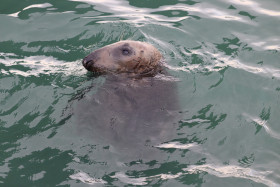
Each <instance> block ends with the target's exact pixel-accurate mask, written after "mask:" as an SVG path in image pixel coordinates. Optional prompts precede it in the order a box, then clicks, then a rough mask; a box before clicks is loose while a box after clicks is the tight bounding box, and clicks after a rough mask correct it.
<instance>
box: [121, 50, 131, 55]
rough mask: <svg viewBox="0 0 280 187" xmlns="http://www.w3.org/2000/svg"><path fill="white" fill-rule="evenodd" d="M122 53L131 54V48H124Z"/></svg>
mask: <svg viewBox="0 0 280 187" xmlns="http://www.w3.org/2000/svg"><path fill="white" fill-rule="evenodd" d="M122 54H123V55H126V56H127V55H129V54H130V51H129V49H123V50H122Z"/></svg>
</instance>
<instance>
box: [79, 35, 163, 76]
mask: <svg viewBox="0 0 280 187" xmlns="http://www.w3.org/2000/svg"><path fill="white" fill-rule="evenodd" d="M161 59H162V55H161V54H160V52H159V51H158V50H157V49H156V48H155V47H154V46H152V45H151V44H148V43H145V42H140V41H131V40H124V41H120V42H116V43H114V44H111V45H107V46H105V47H102V48H100V49H98V50H96V51H93V52H92V53H90V54H89V55H88V56H86V57H85V58H84V59H83V62H82V63H83V66H84V67H85V68H86V69H87V70H89V71H93V72H99V73H104V72H106V73H108V72H109V73H118V74H120V73H125V74H127V75H129V76H135V75H138V76H151V75H155V74H156V73H158V72H159V71H160V67H161V63H160V62H161Z"/></svg>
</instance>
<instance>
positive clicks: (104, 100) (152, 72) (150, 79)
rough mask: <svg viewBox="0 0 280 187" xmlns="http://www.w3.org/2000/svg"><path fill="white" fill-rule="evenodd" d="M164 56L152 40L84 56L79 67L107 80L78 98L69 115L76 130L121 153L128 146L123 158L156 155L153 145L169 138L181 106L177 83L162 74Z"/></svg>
mask: <svg viewBox="0 0 280 187" xmlns="http://www.w3.org/2000/svg"><path fill="white" fill-rule="evenodd" d="M162 59H163V58H162V55H161V54H160V52H159V51H158V50H157V49H156V48H155V47H153V46H152V45H151V44H148V43H145V42H139V41H130V40H125V41H120V42H117V43H114V44H111V45H107V46H105V47H102V48H100V49H97V50H96V51H93V52H92V53H90V54H89V55H88V56H86V57H85V58H84V59H83V60H82V64H83V66H84V67H85V68H86V69H87V70H89V71H92V72H98V73H101V76H100V77H99V76H97V77H96V76H94V79H95V80H98V79H99V78H100V79H102V80H104V78H105V81H104V82H102V84H101V85H98V84H96V83H94V85H93V86H91V87H90V88H89V89H86V90H88V93H82V95H81V96H79V97H78V98H79V99H78V100H77V103H76V105H75V108H74V112H73V115H74V119H75V120H76V124H79V126H78V130H79V132H80V133H81V134H82V135H85V134H86V135H87V136H89V137H91V138H93V139H94V142H100V144H105V145H108V144H109V145H111V146H113V147H114V148H115V150H117V151H120V153H119V154H121V155H122V154H123V150H129V151H130V154H129V155H127V154H123V156H124V157H126V156H129V157H131V159H132V157H133V158H137V159H139V158H140V157H139V156H141V157H146V158H148V157H156V154H157V153H158V151H159V150H157V149H155V148H154V147H153V146H154V145H158V144H160V143H163V142H166V141H168V140H170V139H172V138H171V137H172V136H173V135H174V134H175V132H174V131H175V130H176V127H174V126H175V125H176V124H177V121H178V118H177V115H178V114H177V113H178V110H179V105H178V101H177V100H178V97H177V86H176V84H175V83H174V81H172V80H167V79H166V77H164V78H162V77H163V76H164V73H167V72H166V71H164V66H163V63H162ZM92 88H94V92H90V90H91V89H92Z"/></svg>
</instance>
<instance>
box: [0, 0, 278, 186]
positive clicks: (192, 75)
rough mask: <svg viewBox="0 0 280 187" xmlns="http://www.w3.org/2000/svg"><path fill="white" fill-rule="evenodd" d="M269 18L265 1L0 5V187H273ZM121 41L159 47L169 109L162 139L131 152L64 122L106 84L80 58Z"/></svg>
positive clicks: (274, 76)
mask: <svg viewBox="0 0 280 187" xmlns="http://www.w3.org/2000/svg"><path fill="white" fill-rule="evenodd" d="M279 10H280V4H279V2H278V1H272V0H269V1H260V0H255V1H251V0H246V1H243V0H227V1H219V0H211V1H192V0H187V1H184V0H179V1H148V0H143V1H135V0H130V1H113V0H110V1H102V0H95V1H93V0H73V1H65V0H61V1H48V2H45V1H17V2H16V1H10V0H9V1H8V0H2V2H1V7H0V23H1V27H0V34H1V37H0V70H1V78H0V92H1V94H0V155H1V156H0V186H88V185H94V186H135V185H144V186H145V185H146V186H207V187H208V186H215V187H216V186H280V169H279V168H280V162H279V160H280V149H279V146H280V126H279V111H280V107H279V106H280V105H279V104H280V83H279V79H280V64H279V59H280V53H279V50H280V45H279V43H280V37H279V33H280V25H279V23H280V12H279ZM123 39H132V40H140V41H146V42H149V43H151V44H153V45H154V46H155V47H157V48H158V49H159V50H160V51H161V53H162V54H163V56H164V58H165V61H166V67H167V69H168V72H169V74H170V76H171V77H169V78H168V77H165V78H167V79H168V81H172V82H173V83H174V84H176V86H177V91H176V93H177V94H175V95H174V97H176V99H178V101H179V103H180V108H179V109H178V110H176V111H172V112H173V113H172V114H171V118H172V119H173V120H174V122H173V123H170V126H168V127H169V130H170V127H172V128H171V130H170V131H166V130H162V129H161V127H160V126H158V124H155V125H157V126H156V127H157V128H158V130H161V131H162V132H164V133H165V134H166V136H165V137H167V140H164V141H163V140H162V141H161V139H159V140H157V141H160V142H159V143H157V144H152V142H150V144H149V142H148V145H146V144H145V145H144V143H143V142H145V141H144V139H145V137H143V142H140V144H141V145H140V146H141V150H140V151H139V150H137V147H134V148H129V147H128V148H125V147H122V146H123V145H124V146H125V145H126V143H129V142H122V144H121V146H118V143H119V142H114V141H110V140H111V139H110V138H109V137H108V136H107V137H106V136H104V137H103V139H102V138H100V139H99V138H94V137H91V136H88V134H91V131H89V132H85V130H83V129H82V126H81V124H79V123H77V119H76V117H77V116H75V110H76V109H75V107H76V106H77V105H78V104H79V102H80V101H81V100H82V99H83V98H92V97H94V96H95V95H96V94H98V93H100V92H98V91H100V88H102V85H104V83H105V82H106V77H102V76H101V77H95V76H92V75H91V74H90V73H88V72H87V71H86V70H85V69H84V68H83V67H82V66H81V59H82V58H83V57H84V56H86V55H87V54H89V53H90V52H91V51H93V50H95V49H97V48H99V47H102V46H104V45H107V44H110V43H113V42H116V41H119V40H123ZM147 102H149V100H148V98H147ZM105 112H106V111H105ZM100 119H102V116H100ZM168 124H169V123H166V124H164V125H165V127H166V125H168ZM163 129H164V128H163ZM100 133H102V132H100ZM120 133H122V132H120ZM137 133H138V131H136V132H134V131H133V129H132V130H131V134H132V135H131V136H132V137H133V136H136V137H137V138H139V134H138V136H137ZM140 135H141V134H140ZM101 137H102V135H101ZM132 139H133V138H132ZM103 140H106V141H103ZM139 152H140V153H139Z"/></svg>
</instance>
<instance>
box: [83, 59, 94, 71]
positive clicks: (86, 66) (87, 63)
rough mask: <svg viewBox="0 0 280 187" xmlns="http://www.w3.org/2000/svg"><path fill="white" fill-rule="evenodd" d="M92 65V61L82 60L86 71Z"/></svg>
mask: <svg viewBox="0 0 280 187" xmlns="http://www.w3.org/2000/svg"><path fill="white" fill-rule="evenodd" d="M92 65H93V61H92V60H87V59H84V60H83V66H84V67H85V68H86V69H88V68H90V67H91V66H92Z"/></svg>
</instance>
